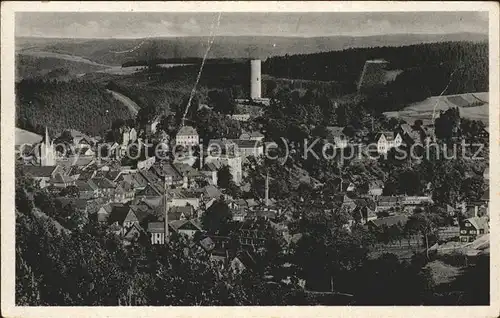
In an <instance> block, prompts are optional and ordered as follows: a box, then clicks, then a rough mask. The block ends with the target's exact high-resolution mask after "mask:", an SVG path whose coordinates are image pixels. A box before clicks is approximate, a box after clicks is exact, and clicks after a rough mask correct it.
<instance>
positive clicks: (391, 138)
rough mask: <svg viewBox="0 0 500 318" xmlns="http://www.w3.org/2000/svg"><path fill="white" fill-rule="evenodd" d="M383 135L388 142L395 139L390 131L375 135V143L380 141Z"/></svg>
mask: <svg viewBox="0 0 500 318" xmlns="http://www.w3.org/2000/svg"><path fill="white" fill-rule="evenodd" d="M382 135H383V136H384V137H385V139H386V140H388V141H390V140H393V139H394V133H392V132H390V131H381V132H379V133H377V134H376V135H375V141H378V140H379V139H380V137H382Z"/></svg>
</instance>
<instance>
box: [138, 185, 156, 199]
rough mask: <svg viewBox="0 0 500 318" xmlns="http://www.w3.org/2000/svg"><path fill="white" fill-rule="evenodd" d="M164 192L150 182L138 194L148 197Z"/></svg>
mask: <svg viewBox="0 0 500 318" xmlns="http://www.w3.org/2000/svg"><path fill="white" fill-rule="evenodd" d="M161 195H162V193H161V192H160V190H158V188H157V187H156V186H154V185H152V184H148V185H147V186H146V187H145V188H144V189H143V190H141V191H139V192H138V193H137V196H147V197H155V196H161Z"/></svg>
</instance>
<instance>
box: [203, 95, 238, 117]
mask: <svg viewBox="0 0 500 318" xmlns="http://www.w3.org/2000/svg"><path fill="white" fill-rule="evenodd" d="M208 98H209V104H210V106H212V107H213V109H214V110H215V111H218V112H220V113H222V114H233V113H234V111H235V109H236V103H235V102H234V100H233V99H232V98H231V96H230V95H229V93H228V92H226V91H219V90H211V91H209V92H208Z"/></svg>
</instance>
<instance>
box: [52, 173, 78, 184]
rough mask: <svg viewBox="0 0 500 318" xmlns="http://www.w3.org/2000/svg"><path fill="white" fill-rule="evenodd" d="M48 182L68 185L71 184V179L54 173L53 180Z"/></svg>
mask: <svg viewBox="0 0 500 318" xmlns="http://www.w3.org/2000/svg"><path fill="white" fill-rule="evenodd" d="M50 181H51V182H53V183H69V182H72V181H73V179H72V178H71V177H69V176H66V175H63V174H62V173H60V172H58V173H56V175H55V176H54V178H52V179H51V180H50Z"/></svg>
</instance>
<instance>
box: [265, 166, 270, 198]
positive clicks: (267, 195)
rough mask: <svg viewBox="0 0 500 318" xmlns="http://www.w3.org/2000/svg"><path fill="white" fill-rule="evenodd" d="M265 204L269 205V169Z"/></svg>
mask: <svg viewBox="0 0 500 318" xmlns="http://www.w3.org/2000/svg"><path fill="white" fill-rule="evenodd" d="M265 204H266V206H269V171H267V172H266V194H265Z"/></svg>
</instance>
